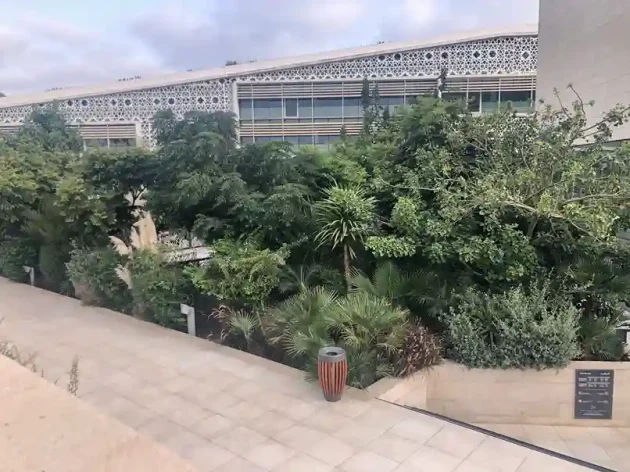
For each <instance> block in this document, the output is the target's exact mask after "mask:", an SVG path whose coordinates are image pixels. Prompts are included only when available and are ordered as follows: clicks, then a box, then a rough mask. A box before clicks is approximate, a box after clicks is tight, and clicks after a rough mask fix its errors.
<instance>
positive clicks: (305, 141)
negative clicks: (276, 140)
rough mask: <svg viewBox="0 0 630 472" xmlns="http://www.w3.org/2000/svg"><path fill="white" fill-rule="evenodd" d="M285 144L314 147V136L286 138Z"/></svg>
mask: <svg viewBox="0 0 630 472" xmlns="http://www.w3.org/2000/svg"><path fill="white" fill-rule="evenodd" d="M284 140H285V142H287V143H291V144H293V145H294V146H312V145H313V136H310V135H304V136H285V137H284Z"/></svg>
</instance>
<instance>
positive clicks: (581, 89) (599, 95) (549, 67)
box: [537, 0, 630, 140]
mask: <svg viewBox="0 0 630 472" xmlns="http://www.w3.org/2000/svg"><path fill="white" fill-rule="evenodd" d="M538 40H539V56H538V85H537V97H538V98H543V99H545V101H546V102H547V103H550V104H554V103H557V100H556V99H555V98H554V95H553V90H554V88H557V89H558V91H559V92H560V97H561V99H562V100H563V102H564V103H565V105H570V104H571V102H572V101H573V100H574V99H575V95H574V94H573V93H572V92H571V91H570V90H567V89H566V87H567V85H568V84H572V85H573V87H574V88H575V89H576V91H577V92H578V93H579V94H580V95H581V97H582V98H583V99H584V101H586V102H588V101H589V100H595V102H596V103H595V106H594V107H593V108H592V109H590V110H591V111H590V112H589V115H590V120H591V121H594V120H596V119H598V118H600V117H601V116H602V113H604V112H606V111H607V110H609V109H611V108H612V107H614V106H615V105H616V104H618V103H622V104H626V105H630V1H629V0H540V24H539V35H538ZM613 139H615V140H618V139H630V125H625V126H623V127H621V128H618V129H616V130H615V133H614V136H613Z"/></svg>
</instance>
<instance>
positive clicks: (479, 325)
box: [445, 286, 579, 369]
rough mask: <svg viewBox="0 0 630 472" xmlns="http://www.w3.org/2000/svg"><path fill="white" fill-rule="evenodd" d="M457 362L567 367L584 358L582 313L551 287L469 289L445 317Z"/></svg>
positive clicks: (492, 365)
mask: <svg viewBox="0 0 630 472" xmlns="http://www.w3.org/2000/svg"><path fill="white" fill-rule="evenodd" d="M445 323H446V328H447V329H446V331H447V334H448V337H449V341H450V343H451V349H450V354H451V355H452V356H453V357H454V359H455V360H457V361H458V362H461V363H463V364H465V365H466V366H468V367H474V368H502V369H507V368H513V367H516V368H537V369H544V368H547V367H565V366H566V365H567V364H568V363H569V362H570V361H571V360H572V359H574V358H576V357H577V356H578V355H579V349H578V344H577V330H578V311H577V309H576V308H575V307H574V306H573V305H571V303H570V302H569V301H567V300H564V299H558V298H554V297H552V296H551V295H550V294H549V289H548V286H545V287H543V288H536V287H534V288H532V290H531V291H530V293H527V292H526V291H525V290H524V289H523V288H520V287H519V288H515V289H511V290H509V291H507V292H505V293H499V294H488V293H481V292H478V291H475V290H472V289H471V290H469V291H468V292H467V293H466V294H465V295H464V296H463V297H462V300H461V302H460V303H459V306H457V307H456V308H451V310H450V312H449V314H448V315H446V316H445Z"/></svg>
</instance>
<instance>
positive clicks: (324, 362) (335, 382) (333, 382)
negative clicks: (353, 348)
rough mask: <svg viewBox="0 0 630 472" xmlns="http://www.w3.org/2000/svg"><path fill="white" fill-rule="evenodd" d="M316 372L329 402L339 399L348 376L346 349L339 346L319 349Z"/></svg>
mask: <svg viewBox="0 0 630 472" xmlns="http://www.w3.org/2000/svg"><path fill="white" fill-rule="evenodd" d="M317 374H318V375H319V385H320V386H321V387H322V392H323V393H324V398H325V399H326V400H328V401H329V402H338V401H339V400H341V395H342V394H343V391H344V389H345V388H346V379H347V378H348V360H347V359H346V351H344V350H343V349H341V348H340V347H325V348H322V349H320V350H319V355H318V358H317Z"/></svg>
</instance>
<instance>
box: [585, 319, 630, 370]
mask: <svg viewBox="0 0 630 472" xmlns="http://www.w3.org/2000/svg"><path fill="white" fill-rule="evenodd" d="M620 322H621V320H620V318H619V317H614V316H613V317H606V316H599V317H598V316H585V317H583V318H582V319H581V320H580V330H579V333H578V337H579V341H580V346H581V347H582V355H583V356H584V358H585V359H587V360H598V361H620V360H622V359H623V358H624V356H625V344H624V342H623V341H622V339H621V338H620V337H619V335H618V334H617V326H618V325H619V324H620Z"/></svg>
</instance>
